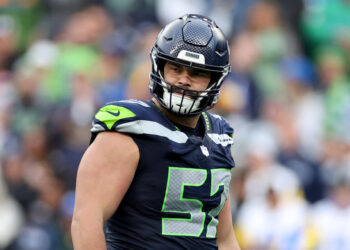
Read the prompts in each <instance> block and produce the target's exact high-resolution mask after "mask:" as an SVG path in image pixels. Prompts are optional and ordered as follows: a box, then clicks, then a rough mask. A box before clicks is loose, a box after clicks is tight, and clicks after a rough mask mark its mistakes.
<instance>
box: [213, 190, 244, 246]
mask: <svg viewBox="0 0 350 250" xmlns="http://www.w3.org/2000/svg"><path fill="white" fill-rule="evenodd" d="M217 243H218V246H219V250H226V249H230V250H239V249H240V248H239V246H238V242H237V240H236V237H235V234H234V231H233V225H232V214H231V201H230V194H228V197H227V200H226V202H225V205H224V207H223V209H222V210H221V212H220V214H219V224H218V227H217Z"/></svg>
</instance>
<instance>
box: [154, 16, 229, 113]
mask: <svg viewBox="0 0 350 250" xmlns="http://www.w3.org/2000/svg"><path fill="white" fill-rule="evenodd" d="M184 18H185V19H183V18H180V19H179V20H182V21H183V20H186V18H188V17H187V16H185V17H184ZM189 18H190V19H193V18H195V19H200V18H201V17H198V16H191V15H190V16H189ZM200 20H201V21H204V22H208V19H204V20H202V19H200ZM189 22H190V21H188V22H187V23H186V24H188V23H189ZM186 24H185V25H186ZM199 26H201V25H199ZM205 26H206V27H210V26H209V25H205ZM183 27H184V26H183ZM180 28H181V27H180ZM180 28H179V27H177V28H176V29H178V30H179V29H180ZM200 28H201V29H202V28H203V26H201V27H200ZM216 28H217V26H216ZM165 29H167V27H165ZM168 29H169V28H168ZM170 29H172V28H170ZM173 29H174V28H173ZM206 29H207V28H206ZM217 29H218V28H217ZM178 30H177V31H178ZM205 31H206V32H207V30H205ZM162 32H163V33H166V31H164V30H163V31H161V33H160V34H159V36H158V39H157V42H156V44H155V46H154V47H153V48H152V51H151V54H150V56H151V61H152V73H151V75H150V84H149V87H150V92H151V93H152V95H153V96H154V97H155V98H156V99H157V100H158V102H159V103H160V104H161V105H162V106H163V107H164V108H165V109H167V110H168V111H170V112H172V113H174V114H178V115H185V116H186V115H187V116H191V115H197V114H199V113H201V112H203V111H204V110H206V109H210V108H212V107H213V106H214V105H215V104H216V102H217V101H218V97H219V92H220V87H221V84H222V82H223V80H224V78H225V77H226V76H227V74H228V73H229V71H230V65H229V63H228V60H220V62H219V63H216V62H217V61H215V63H212V64H210V62H209V63H206V61H209V57H210V58H214V59H215V60H216V59H217V57H219V56H221V54H220V53H221V52H220V51H217V50H213V51H212V52H209V53H211V54H208V49H211V47H210V46H215V44H213V42H214V41H216V40H215V39H212V41H211V42H210V44H208V46H207V47H205V46H203V45H193V44H191V43H188V42H186V41H182V40H181V38H180V40H179V38H177V39H174V40H178V43H172V39H169V38H168V37H166V36H165V35H164V34H163V33H162ZM178 32H179V33H180V32H183V31H178ZM210 32H212V33H215V32H217V31H215V32H214V31H212V30H211V31H210ZM215 36H217V37H218V38H216V39H218V40H220V39H221V37H220V36H219V35H217V34H216V33H215ZM180 37H181V36H180ZM195 38H196V37H195ZM195 38H194V39H195ZM167 39H168V40H169V41H167ZM164 41H165V42H164ZM209 41H210V40H209ZM167 42H169V44H170V45H171V43H172V44H173V45H172V46H174V45H180V46H176V47H181V46H182V47H181V49H179V50H178V51H177V52H176V53H174V48H175V47H172V48H173V49H168V48H167V46H168V45H169V44H164V43H167ZM200 42H202V41H200ZM163 45H164V46H163ZM162 46H163V47H162ZM220 46H221V47H224V52H223V53H222V54H223V55H225V57H226V56H228V53H229V52H228V46H227V41H226V40H225V42H224V46H222V41H221V40H220ZM221 47H220V48H221ZM162 48H163V49H162ZM167 49H168V50H167ZM202 52H203V53H202ZM218 52H219V53H218ZM214 53H215V54H214ZM221 61H222V62H221ZM166 62H171V63H174V64H179V65H183V66H187V67H191V68H195V69H199V70H202V71H206V72H210V75H211V80H210V82H209V84H208V87H207V89H206V90H204V91H198V90H192V89H187V88H183V87H180V86H176V85H175V84H172V83H170V82H167V81H165V79H164V74H163V69H164V65H165V63H166ZM216 64H218V65H216Z"/></svg>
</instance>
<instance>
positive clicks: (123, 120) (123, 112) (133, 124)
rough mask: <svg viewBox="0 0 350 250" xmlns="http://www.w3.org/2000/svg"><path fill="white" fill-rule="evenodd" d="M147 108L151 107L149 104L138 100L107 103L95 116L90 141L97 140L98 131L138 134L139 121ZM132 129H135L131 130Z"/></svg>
mask: <svg viewBox="0 0 350 250" xmlns="http://www.w3.org/2000/svg"><path fill="white" fill-rule="evenodd" d="M146 109H149V105H148V104H147V103H146V102H143V101H138V100H130V101H117V102H111V103H108V104H106V105H105V106H103V107H102V108H100V109H99V110H98V111H97V112H96V114H95V116H94V119H93V122H92V128H91V133H92V135H91V140H90V143H92V142H93V141H94V140H95V138H96V136H97V134H98V133H100V132H103V131H115V132H122V133H136V134H137V133H138V131H137V123H138V122H137V121H138V120H140V119H143V114H145V113H146V112H147V110H146ZM145 111H146V112H145ZM131 129H133V130H134V131H131ZM129 130H130V131H129Z"/></svg>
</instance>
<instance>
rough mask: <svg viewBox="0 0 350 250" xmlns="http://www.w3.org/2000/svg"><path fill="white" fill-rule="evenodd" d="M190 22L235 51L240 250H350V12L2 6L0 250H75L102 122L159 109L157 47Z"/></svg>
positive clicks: (306, 1)
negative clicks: (168, 30) (181, 21)
mask: <svg viewBox="0 0 350 250" xmlns="http://www.w3.org/2000/svg"><path fill="white" fill-rule="evenodd" d="M185 13H198V14H204V15H207V16H209V17H211V18H213V19H214V20H216V22H217V24H218V25H219V26H220V27H221V28H222V29H223V30H224V32H225V33H226V36H227V37H228V38H229V39H230V45H231V62H232V73H231V74H230V76H229V77H228V79H227V80H226V81H225V83H224V86H223V89H222V93H221V100H220V102H219V104H218V105H217V107H216V108H215V110H214V112H216V113H219V114H221V115H223V116H224V117H225V118H226V119H227V120H228V121H229V122H230V123H231V125H232V126H233V127H234V128H235V144H234V147H233V154H234V156H235V160H236V165H237V166H236V168H235V169H234V170H233V178H232V183H231V196H232V214H233V219H234V224H235V230H236V233H237V237H238V240H239V242H240V243H241V245H242V249H263V250H265V249H274V250H280V249H281V250H284V249H288V250H289V249H325V250H332V249H337V250H338V249H339V250H340V249H344V250H345V249H347V250H349V249H350V130H349V129H350V77H349V76H350V75H349V73H350V68H349V58H350V57H349V56H350V1H348V0H283V1H261V0H215V1H214V0H192V1H185V0H177V1H173V0H138V1H136V0H128V1H126V0H101V1H98V0H0V167H1V168H0V170H1V171H0V249H5V250H56V249H57V250H69V249H72V243H71V238H70V220H71V217H72V212H73V208H74V182H75V177H76V172H77V167H78V164H79V161H80V158H81V156H82V154H83V152H84V150H85V149H86V148H87V146H88V144H89V129H90V125H91V119H92V117H93V115H94V112H95V111H96V110H97V109H98V107H100V106H102V105H103V104H104V103H106V102H109V101H111V100H120V99H124V98H141V99H147V98H149V93H148V74H149V71H150V69H151V66H150V61H149V51H150V48H151V47H152V45H153V43H154V41H155V38H156V35H157V33H158V32H159V29H160V27H161V26H162V25H164V24H165V23H167V22H169V21H171V20H172V19H174V18H176V17H178V16H180V15H182V14H185Z"/></svg>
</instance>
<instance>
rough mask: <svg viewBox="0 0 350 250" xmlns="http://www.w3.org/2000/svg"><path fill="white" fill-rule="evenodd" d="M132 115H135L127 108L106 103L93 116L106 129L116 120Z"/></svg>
mask: <svg viewBox="0 0 350 250" xmlns="http://www.w3.org/2000/svg"><path fill="white" fill-rule="evenodd" d="M134 116H136V115H135V113H134V112H132V111H130V110H129V109H127V108H124V107H121V106H115V105H107V106H105V107H103V108H101V109H100V110H99V111H98V112H97V114H96V115H95V118H96V119H97V120H99V121H101V122H103V123H104V124H105V125H106V126H107V128H108V129H111V128H112V127H113V125H114V124H115V123H116V122H117V121H119V120H121V119H125V118H131V117H134Z"/></svg>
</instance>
